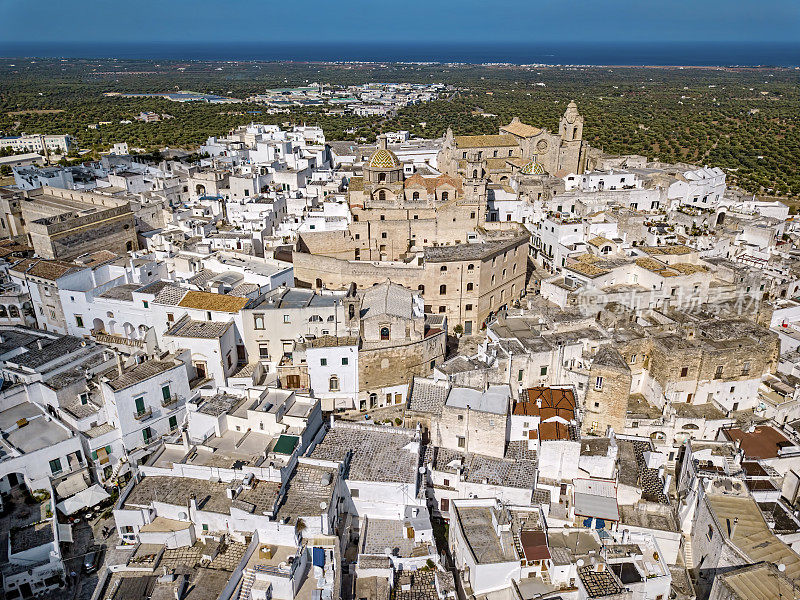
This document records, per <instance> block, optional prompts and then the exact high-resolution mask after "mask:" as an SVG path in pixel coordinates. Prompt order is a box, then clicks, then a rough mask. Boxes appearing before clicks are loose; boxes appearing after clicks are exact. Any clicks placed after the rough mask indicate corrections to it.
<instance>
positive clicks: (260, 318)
mask: <svg viewBox="0 0 800 600" xmlns="http://www.w3.org/2000/svg"><path fill="white" fill-rule="evenodd" d="M253 328H254V329H259V330H263V329H265V327H264V314H263V313H257V314H254V315H253Z"/></svg>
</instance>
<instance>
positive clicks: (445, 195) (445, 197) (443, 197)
mask: <svg viewBox="0 0 800 600" xmlns="http://www.w3.org/2000/svg"><path fill="white" fill-rule="evenodd" d="M449 197H450V194H448V193H447V192H442V202H447V199H448V198H449Z"/></svg>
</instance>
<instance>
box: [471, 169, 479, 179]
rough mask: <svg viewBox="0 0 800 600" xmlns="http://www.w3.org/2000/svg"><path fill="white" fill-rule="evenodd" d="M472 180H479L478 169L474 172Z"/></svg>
mask: <svg viewBox="0 0 800 600" xmlns="http://www.w3.org/2000/svg"><path fill="white" fill-rule="evenodd" d="M472 178H473V179H477V178H478V169H475V170H474V171H472Z"/></svg>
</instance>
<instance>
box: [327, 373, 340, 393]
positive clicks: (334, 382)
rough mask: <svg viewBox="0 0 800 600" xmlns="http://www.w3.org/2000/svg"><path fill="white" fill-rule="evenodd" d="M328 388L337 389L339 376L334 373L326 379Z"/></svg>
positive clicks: (333, 390)
mask: <svg viewBox="0 0 800 600" xmlns="http://www.w3.org/2000/svg"><path fill="white" fill-rule="evenodd" d="M328 390H329V391H331V392H338V391H339V378H338V377H337V376H336V375H331V378H330V379H329V380H328Z"/></svg>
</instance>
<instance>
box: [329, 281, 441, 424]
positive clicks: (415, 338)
mask: <svg viewBox="0 0 800 600" xmlns="http://www.w3.org/2000/svg"><path fill="white" fill-rule="evenodd" d="M344 310H345V324H346V326H347V328H348V329H350V330H351V331H353V332H354V333H357V335H358V337H359V338H360V340H361V345H360V347H359V352H358V379H359V404H358V406H359V407H360V408H364V409H367V408H374V407H376V406H386V405H390V404H401V403H403V402H405V400H406V397H407V392H408V386H409V384H410V383H411V380H412V378H413V376H415V375H423V376H425V375H430V374H431V372H432V371H433V368H434V367H435V366H436V365H438V364H440V363H441V362H442V361H443V360H444V356H445V345H446V338H447V334H446V331H445V330H446V328H447V324H446V319H444V318H441V317H439V316H438V315H426V314H425V313H424V312H423V304H422V298H421V297H420V296H419V295H418V294H414V293H413V292H412V291H411V290H409V289H407V288H404V287H402V286H400V285H397V284H396V283H392V282H390V281H386V282H385V283H383V284H380V285H376V286H374V287H371V288H369V289H367V290H365V291H364V292H362V293H360V294H359V293H357V292H356V290H355V287H354V286H351V288H350V291H349V292H348V295H347V297H346V298H345V300H344Z"/></svg>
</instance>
